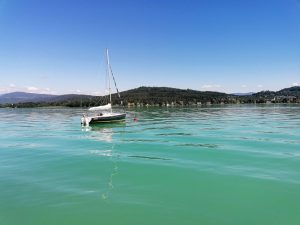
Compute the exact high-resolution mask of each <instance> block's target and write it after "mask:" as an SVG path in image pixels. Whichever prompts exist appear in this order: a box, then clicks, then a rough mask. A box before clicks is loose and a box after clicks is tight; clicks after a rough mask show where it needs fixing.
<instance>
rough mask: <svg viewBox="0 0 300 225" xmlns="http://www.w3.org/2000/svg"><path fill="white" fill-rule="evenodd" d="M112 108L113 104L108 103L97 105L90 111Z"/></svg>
mask: <svg viewBox="0 0 300 225" xmlns="http://www.w3.org/2000/svg"><path fill="white" fill-rule="evenodd" d="M109 109H111V104H110V103H108V104H107V105H101V106H95V107H91V108H89V111H101V110H109Z"/></svg>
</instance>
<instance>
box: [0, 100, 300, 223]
mask: <svg viewBox="0 0 300 225" xmlns="http://www.w3.org/2000/svg"><path fill="white" fill-rule="evenodd" d="M82 113H83V110H82V109H46V108H45V109H0V117H1V123H0V133H1V135H0V225H41V224H43V225H50V224H51V225H52V224H53V225H54V224H55V225H61V224H72V225H77V224H78V225H79V224H80V225H83V224H84V225H90V224H114V225H119V224H120V225H135V224H138V225H141V224H145V225H148V224H149V225H154V224H155V225H160V224H162V225H169V224H170V225H173V224H178V225H183V224H186V225H189V224H195V225H196V224H203V225H242V224H243V225H252V224H253V225H260V224H261V225H268V224H270V225H276V224H278V225H299V224H300V106H299V105H298V106H297V105H294V106H293V105H262V106H255V105H242V106H238V105H236V106H224V107H220V106H219V107H208V108H204V107H201V108H200V107H199V108H140V109H135V111H134V110H133V109H132V110H131V112H129V113H130V114H129V117H128V118H127V122H126V124H118V125H114V126H109V125H106V126H98V127H95V128H92V129H91V128H86V129H85V128H84V129H82V128H81V126H80V117H81V114H82ZM134 114H135V115H136V116H137V117H138V122H133V117H134Z"/></svg>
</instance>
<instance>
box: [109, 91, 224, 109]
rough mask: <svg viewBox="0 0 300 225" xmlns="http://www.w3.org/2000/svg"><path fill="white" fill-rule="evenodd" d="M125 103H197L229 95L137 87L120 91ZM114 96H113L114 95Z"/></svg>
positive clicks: (216, 99) (212, 100)
mask: <svg viewBox="0 0 300 225" xmlns="http://www.w3.org/2000/svg"><path fill="white" fill-rule="evenodd" d="M121 96H122V98H123V99H124V102H125V103H135V104H144V105H145V104H149V105H157V104H158V105H162V104H172V103H173V104H197V103H200V102H201V103H202V102H203V103H204V102H205V103H206V102H211V103H218V102H220V101H227V100H228V99H229V98H230V97H229V96H230V95H228V94H225V93H220V92H211V91H205V92H202V91H195V90H191V89H177V88H169V87H139V88H136V89H131V90H129V91H124V92H122V93H121ZM114 97H115V96H114Z"/></svg>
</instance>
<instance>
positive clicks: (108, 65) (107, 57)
mask: <svg viewBox="0 0 300 225" xmlns="http://www.w3.org/2000/svg"><path fill="white" fill-rule="evenodd" d="M106 62H107V76H108V91H109V103H110V104H111V87H110V64H109V54H108V48H107V49H106ZM110 112H111V113H112V108H110Z"/></svg>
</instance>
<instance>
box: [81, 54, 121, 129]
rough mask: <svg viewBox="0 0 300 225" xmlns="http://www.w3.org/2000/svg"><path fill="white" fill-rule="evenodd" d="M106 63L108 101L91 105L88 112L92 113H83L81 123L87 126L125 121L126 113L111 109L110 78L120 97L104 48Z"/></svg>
mask: <svg viewBox="0 0 300 225" xmlns="http://www.w3.org/2000/svg"><path fill="white" fill-rule="evenodd" d="M106 63H107V70H106V71H107V78H108V91H109V102H108V104H106V105H100V106H95V107H91V108H89V109H88V111H89V112H92V113H93V114H94V115H91V116H90V115H88V114H84V115H83V117H82V118H81V124H82V125H84V126H89V125H93V124H99V123H115V122H122V121H125V118H126V113H125V112H123V113H118V112H113V109H112V100H111V78H112V79H113V81H114V84H115V87H116V90H117V94H118V97H119V98H120V93H119V90H118V88H117V85H116V80H115V78H114V75H113V72H112V68H111V65H110V61H109V54H108V49H106Z"/></svg>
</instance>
